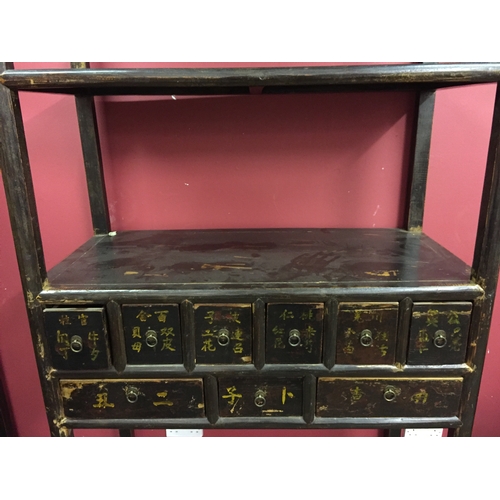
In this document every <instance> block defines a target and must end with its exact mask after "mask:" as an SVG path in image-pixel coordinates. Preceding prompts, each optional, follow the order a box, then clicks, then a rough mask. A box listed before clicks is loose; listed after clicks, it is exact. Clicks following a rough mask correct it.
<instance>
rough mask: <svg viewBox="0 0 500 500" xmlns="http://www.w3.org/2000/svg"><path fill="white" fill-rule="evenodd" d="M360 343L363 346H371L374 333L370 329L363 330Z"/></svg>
mask: <svg viewBox="0 0 500 500" xmlns="http://www.w3.org/2000/svg"><path fill="white" fill-rule="evenodd" d="M359 343H360V344H361V345H362V346H363V347H370V346H371V345H372V344H373V335H372V332H371V331H370V330H363V331H362V332H361V335H360V336H359Z"/></svg>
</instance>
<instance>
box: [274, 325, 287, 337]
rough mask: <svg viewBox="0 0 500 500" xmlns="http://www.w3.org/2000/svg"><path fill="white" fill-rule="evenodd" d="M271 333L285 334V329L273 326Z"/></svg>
mask: <svg viewBox="0 0 500 500" xmlns="http://www.w3.org/2000/svg"><path fill="white" fill-rule="evenodd" d="M273 333H274V335H284V334H285V329H284V328H278V327H277V326H275V327H274V328H273Z"/></svg>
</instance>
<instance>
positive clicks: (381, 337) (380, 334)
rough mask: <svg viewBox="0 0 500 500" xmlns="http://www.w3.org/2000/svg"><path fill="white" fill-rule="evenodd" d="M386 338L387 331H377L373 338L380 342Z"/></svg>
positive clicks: (387, 336)
mask: <svg viewBox="0 0 500 500" xmlns="http://www.w3.org/2000/svg"><path fill="white" fill-rule="evenodd" d="M388 338H389V335H388V334H387V332H377V334H376V335H375V339H376V340H380V341H381V342H387V340H388Z"/></svg>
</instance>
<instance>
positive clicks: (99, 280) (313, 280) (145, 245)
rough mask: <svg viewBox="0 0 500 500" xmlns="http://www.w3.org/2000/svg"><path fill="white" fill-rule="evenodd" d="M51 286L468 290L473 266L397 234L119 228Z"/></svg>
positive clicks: (87, 248) (415, 237)
mask: <svg viewBox="0 0 500 500" xmlns="http://www.w3.org/2000/svg"><path fill="white" fill-rule="evenodd" d="M49 281H50V283H51V287H52V288H55V289H57V288H63V289H65V290H71V289H74V288H79V289H82V288H90V289H92V290H98V289H101V288H106V289H108V290H109V289H113V288H115V289H120V288H121V289H123V288H127V289H130V288H133V289H135V288H147V287H154V286H156V285H162V286H167V287H172V288H175V289H177V290H179V288H186V287H188V286H190V285H196V286H205V287H207V288H208V289H209V290H210V291H215V290H217V289H221V288H228V287H240V288H243V289H244V288H248V286H249V285H252V286H254V285H256V284H258V285H260V286H277V285H279V286H286V285H288V286H293V287H294V288H295V287H297V286H298V285H300V284H303V285H305V286H312V287H315V288H317V287H319V286H321V285H324V286H327V287H332V286H333V287H335V286H342V287H344V286H349V285H354V286H357V287H359V286H362V285H368V286H371V287H373V286H387V287H391V286H404V285H417V286H425V285H429V286H430V285H433V286H439V285H448V286H449V285H452V284H463V285H470V268H469V267H468V266H467V265H466V264H465V263H464V262H462V261H461V260H460V259H458V258H457V257H456V256H454V255H453V254H452V253H451V252H449V251H448V250H446V249H444V248H443V247H442V246H440V245H438V244H437V243H436V242H434V241H433V240H432V239H430V238H428V237H427V236H425V235H423V234H413V233H410V232H407V231H404V230H401V229H385V228H384V229H382V228H380V229H379V228H377V229H239V230H238V229H235V230H198V231H193V230H174V231H123V232H118V234H116V236H96V237H94V238H92V239H90V240H89V241H88V242H87V243H85V244H84V245H82V246H81V247H80V248H79V249H77V250H76V251H75V252H73V253H72V254H71V255H70V256H69V257H68V258H66V259H64V260H63V261H62V262H61V263H60V264H58V265H57V266H55V267H54V268H53V269H52V270H51V271H50V272H49Z"/></svg>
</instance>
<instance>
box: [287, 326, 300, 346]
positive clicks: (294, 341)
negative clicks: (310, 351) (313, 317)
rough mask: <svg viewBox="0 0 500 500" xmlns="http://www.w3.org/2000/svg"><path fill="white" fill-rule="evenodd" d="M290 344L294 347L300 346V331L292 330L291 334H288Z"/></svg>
mask: <svg viewBox="0 0 500 500" xmlns="http://www.w3.org/2000/svg"><path fill="white" fill-rule="evenodd" d="M288 343H289V344H290V345H291V346H292V347H297V346H298V345H300V332H299V331H298V330H295V329H294V330H290V333H289V334H288Z"/></svg>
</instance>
